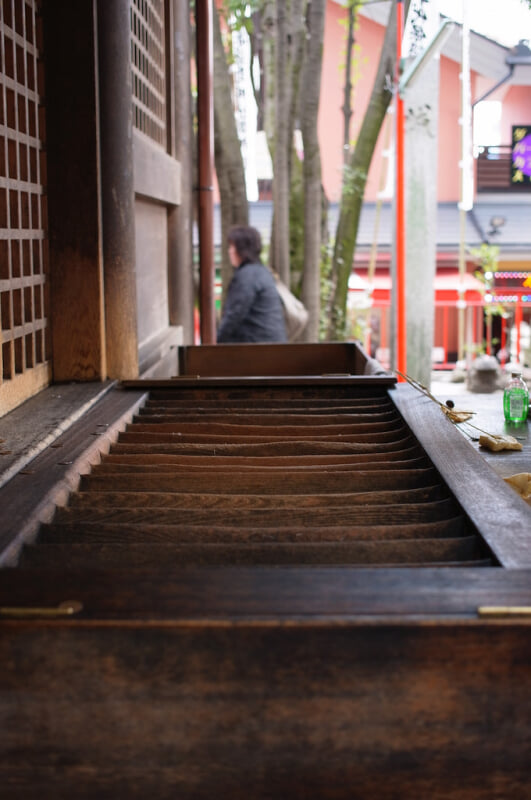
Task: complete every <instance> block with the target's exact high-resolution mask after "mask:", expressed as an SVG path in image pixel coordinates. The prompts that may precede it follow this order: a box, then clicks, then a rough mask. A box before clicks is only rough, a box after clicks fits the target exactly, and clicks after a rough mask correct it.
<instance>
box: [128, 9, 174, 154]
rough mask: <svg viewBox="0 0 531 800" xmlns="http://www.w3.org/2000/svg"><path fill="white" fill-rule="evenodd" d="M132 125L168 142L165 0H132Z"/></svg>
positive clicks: (164, 143)
mask: <svg viewBox="0 0 531 800" xmlns="http://www.w3.org/2000/svg"><path fill="white" fill-rule="evenodd" d="M130 9H131V70H132V81H133V125H134V126H135V128H137V129H138V130H140V131H142V132H143V133H145V134H146V136H149V137H150V139H153V140H154V141H155V142H157V143H158V144H160V145H161V146H162V147H164V148H165V147H166V145H167V135H166V78H165V74H166V73H165V58H166V56H165V43H164V1H163V0H131V6H130Z"/></svg>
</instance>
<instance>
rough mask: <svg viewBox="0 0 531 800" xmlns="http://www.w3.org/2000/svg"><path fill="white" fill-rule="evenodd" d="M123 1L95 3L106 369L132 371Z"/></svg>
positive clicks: (128, 99)
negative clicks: (96, 7) (96, 16)
mask: <svg viewBox="0 0 531 800" xmlns="http://www.w3.org/2000/svg"><path fill="white" fill-rule="evenodd" d="M129 14H130V11H129V0H100V2H98V59H99V76H100V82H99V92H100V108H101V171H102V217H103V260H104V272H105V324H106V333H107V349H106V355H107V369H108V374H109V377H111V378H134V377H136V376H137V375H138V330H137V299H136V275H135V216H134V177H133V135H132V134H133V116H132V115H133V112H132V88H131V42H130V38H131V34H130V20H129Z"/></svg>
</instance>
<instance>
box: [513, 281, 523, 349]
mask: <svg viewBox="0 0 531 800" xmlns="http://www.w3.org/2000/svg"><path fill="white" fill-rule="evenodd" d="M514 324H515V327H516V360H517V361H520V352H521V341H520V326H521V324H522V296H521V295H520V294H519V295H518V297H517V298H516V309H515V312H514Z"/></svg>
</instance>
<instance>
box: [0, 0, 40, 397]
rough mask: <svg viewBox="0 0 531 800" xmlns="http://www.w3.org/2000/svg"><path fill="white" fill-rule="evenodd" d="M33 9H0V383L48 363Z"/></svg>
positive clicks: (5, 5)
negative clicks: (0, 330)
mask: <svg viewBox="0 0 531 800" xmlns="http://www.w3.org/2000/svg"><path fill="white" fill-rule="evenodd" d="M39 3H40V0H2V3H1V4H0V54H1V56H0V57H1V63H0V319H1V328H2V348H1V355H0V364H1V368H0V384H5V382H7V381H12V380H16V379H17V378H19V377H20V376H23V375H24V374H25V373H27V372H28V371H31V370H34V369H35V368H36V367H38V365H44V364H45V362H46V361H47V358H48V336H47V286H46V276H47V242H46V238H45V231H46V206H45V198H44V190H43V183H44V164H45V162H44V156H43V147H42V146H43V139H44V122H43V119H44V114H43V111H44V110H43V108H42V106H41V101H40V98H41V97H42V94H43V91H42V83H43V75H42V63H41V62H40V60H39V47H40V46H42V31H41V20H40V17H39V14H38V6H39ZM26 383H29V381H26ZM39 388H40V387H39ZM33 390H35V387H34V388H33ZM29 393H31V390H29Z"/></svg>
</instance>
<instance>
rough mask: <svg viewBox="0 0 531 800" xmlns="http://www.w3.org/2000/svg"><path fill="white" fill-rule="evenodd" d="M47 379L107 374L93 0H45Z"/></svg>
mask: <svg viewBox="0 0 531 800" xmlns="http://www.w3.org/2000/svg"><path fill="white" fill-rule="evenodd" d="M43 23H44V25H43V31H44V54H45V76H46V77H45V84H46V85H45V102H46V105H45V110H46V144H45V147H46V167H47V199H48V226H49V227H48V233H49V253H50V320H51V332H52V370H53V380H54V381H55V382H60V381H73V380H76V381H90V380H102V379H104V378H105V377H106V368H105V335H104V314H103V272H102V251H101V208H100V178H101V175H100V161H99V141H98V87H97V74H98V72H97V63H96V62H97V45H96V15H95V0H76V2H75V3H73V2H72V0H53V2H47V3H44V4H43Z"/></svg>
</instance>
